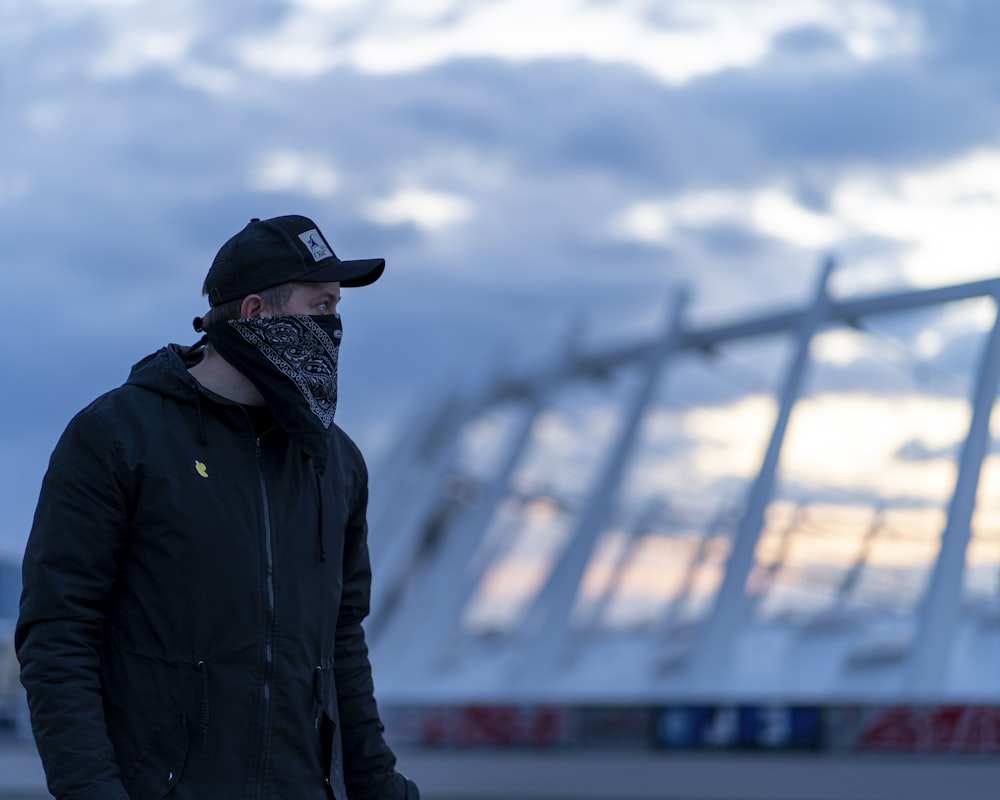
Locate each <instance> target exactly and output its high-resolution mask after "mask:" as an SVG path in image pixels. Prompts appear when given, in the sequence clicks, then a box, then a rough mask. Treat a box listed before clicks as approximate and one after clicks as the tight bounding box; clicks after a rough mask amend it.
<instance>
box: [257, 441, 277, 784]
mask: <svg viewBox="0 0 1000 800" xmlns="http://www.w3.org/2000/svg"><path fill="white" fill-rule="evenodd" d="M256 454H257V477H258V478H259V479H260V496H261V500H262V501H263V506H264V560H265V567H266V573H265V581H266V589H267V622H266V626H265V631H264V633H265V638H264V686H263V700H264V738H263V742H262V745H261V766H260V775H261V780H260V782H259V784H258V789H259V796H260V797H261V798H263V797H264V796H265V792H264V786H265V783H266V781H265V774H266V772H267V754H268V742H269V741H270V738H271V736H270V730H271V678H272V672H273V667H274V616H275V603H274V548H273V541H272V531H271V504H270V500H269V498H268V494H267V484H266V483H265V482H264V470H263V469H262V467H261V463H260V458H261V451H260V437H259V436H258V437H257V441H256Z"/></svg>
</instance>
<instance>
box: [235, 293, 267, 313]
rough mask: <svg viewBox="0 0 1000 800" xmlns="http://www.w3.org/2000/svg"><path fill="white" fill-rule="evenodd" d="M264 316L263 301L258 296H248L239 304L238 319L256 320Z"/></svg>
mask: <svg viewBox="0 0 1000 800" xmlns="http://www.w3.org/2000/svg"><path fill="white" fill-rule="evenodd" d="M262 316H264V300H263V299H262V298H261V296H260V295H259V294H248V295H247V296H246V297H244V298H243V302H242V304H240V319H256V318H258V317H262Z"/></svg>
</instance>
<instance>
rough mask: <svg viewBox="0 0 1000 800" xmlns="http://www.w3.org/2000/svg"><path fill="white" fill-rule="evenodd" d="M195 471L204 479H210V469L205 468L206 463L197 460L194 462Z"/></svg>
mask: <svg viewBox="0 0 1000 800" xmlns="http://www.w3.org/2000/svg"><path fill="white" fill-rule="evenodd" d="M194 471H195V472H197V473H198V474H199V475H201V477H203V478H207V477H208V467H206V466H205V462H204V461H199V460H198V459H197V458H196V459H195V460H194Z"/></svg>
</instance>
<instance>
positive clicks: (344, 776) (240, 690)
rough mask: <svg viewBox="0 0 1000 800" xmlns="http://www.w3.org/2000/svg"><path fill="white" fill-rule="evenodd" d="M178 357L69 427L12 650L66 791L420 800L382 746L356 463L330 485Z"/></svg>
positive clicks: (360, 465)
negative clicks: (366, 626) (203, 384)
mask: <svg viewBox="0 0 1000 800" xmlns="http://www.w3.org/2000/svg"><path fill="white" fill-rule="evenodd" d="M190 358H191V353H190V352H189V351H187V350H185V349H183V348H179V347H177V346H171V347H170V348H165V349H163V350H160V351H159V352H157V353H155V354H154V355H152V356H149V357H148V358H146V359H145V360H143V361H142V362H140V363H139V364H137V365H136V366H135V367H134V368H133V370H132V374H131V376H130V377H129V380H128V381H127V383H126V384H125V385H124V386H122V387H120V388H118V389H116V390H114V391H111V392H109V393H108V394H106V395H104V396H102V397H100V398H98V399H97V400H96V401H95V402H94V403H92V404H91V405H90V406H89V407H87V408H86V409H84V410H83V411H82V412H80V414H78V415H77V416H76V417H75V418H74V419H73V420H72V422H70V424H69V426H68V427H67V429H66V431H65V433H64V434H63V436H62V438H61V439H60V441H59V444H58V445H57V447H56V449H55V451H54V453H53V455H52V458H51V461H50V463H49V469H48V472H47V473H46V476H45V480H44V482H43V485H42V491H41V496H40V499H39V503H38V508H37V510H36V513H35V519H34V524H33V526H32V531H31V536H30V538H29V540H28V546H27V550H26V552H25V557H24V591H23V595H22V598H21V611H20V619H19V621H18V626H17V632H16V636H15V644H16V647H17V652H18V657H19V659H20V662H21V677H22V681H23V683H24V685H25V687H26V689H27V691H28V699H29V705H30V707H31V719H32V727H33V729H34V732H35V738H36V741H37V743H38V748H39V751H40V753H41V756H42V761H43V764H44V767H45V772H46V776H47V779H48V783H49V789H50V791H51V792H52V793H53V794H54V795H55V796H56V797H57V798H67V799H68V798H72V800H91V799H93V800H105V798H107V799H109V800H110V799H112V798H113V800H119V798H131V800H147V798H161V797H164V796H166V795H170V797H172V798H176V799H177V800H227V799H228V798H240V799H241V800H242V799H243V798H260V799H261V800H263V799H264V798H269V799H270V800H329V798H330V797H331V796H332V797H335V798H336V799H337V800H345V798H347V797H349V798H350V800H404V799H406V800H413V798H416V797H417V796H418V794H417V791H416V787H415V786H413V784H412V783H410V782H409V781H407V780H406V779H405V778H403V776H401V775H400V774H399V773H397V772H396V771H395V757H394V756H393V754H392V752H391V750H390V749H389V747H388V746H387V745H386V744H385V742H384V740H383V738H382V725H381V723H380V721H379V716H378V711H377V709H376V706H375V700H374V696H373V689H372V678H371V667H370V664H369V661H368V655H367V648H366V645H365V639H364V631H363V630H362V627H361V622H362V619H363V618H364V617H365V616H366V614H367V613H368V604H369V595H370V586H371V572H370V568H369V559H368V546H367V528H366V522H365V508H366V503H367V493H368V489H367V472H366V468H365V465H364V461H363V459H362V457H361V454H360V452H359V451H358V449H357V448H356V447H355V445H354V444H353V442H351V440H350V439H349V438H348V437H347V436H346V435H345V434H344V433H343V432H342V431H341V430H340V429H339V428H337V427H336V426H333V429H332V430H331V434H330V435H331V447H330V459H329V462H328V464H327V466H326V469H325V471H324V472H323V474H322V475H320V474H319V473H318V472H317V470H316V469H315V468H314V465H313V463H312V462H311V461H309V460H308V459H307V458H306V457H305V456H304V455H303V454H302V452H301V451H300V450H299V449H298V448H297V447H296V445H295V444H294V443H293V442H291V441H290V440H289V438H288V437H287V436H286V435H285V434H284V432H283V431H282V430H281V429H280V428H277V427H274V428H271V429H270V430H268V431H265V432H263V433H262V434H261V435H260V436H259V437H258V436H257V435H256V434H255V433H254V430H253V427H252V425H251V423H250V419H249V417H248V415H247V413H246V411H245V410H244V409H243V408H242V407H240V406H238V405H236V404H233V403H229V402H227V401H224V400H222V399H221V398H218V397H215V396H213V395H210V394H209V393H206V392H205V391H204V390H202V389H201V388H200V387H199V385H198V384H197V383H196V382H195V381H194V380H193V379H192V378H191V376H190V374H189V373H188V372H187V370H186V368H185V359H190Z"/></svg>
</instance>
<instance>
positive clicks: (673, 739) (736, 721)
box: [656, 706, 823, 750]
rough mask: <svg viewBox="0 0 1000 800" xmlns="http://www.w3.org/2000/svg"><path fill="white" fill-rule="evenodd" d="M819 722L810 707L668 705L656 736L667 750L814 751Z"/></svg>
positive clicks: (818, 743) (819, 736)
mask: <svg viewBox="0 0 1000 800" xmlns="http://www.w3.org/2000/svg"><path fill="white" fill-rule="evenodd" d="M821 723H822V715H821V711H820V709H819V708H818V707H813V706H667V707H666V708H663V709H661V710H660V711H659V713H658V714H657V717H656V741H657V744H658V745H659V746H660V747H664V748H666V749H668V750H816V749H819V747H820V746H821V745H822V730H823V727H822V724H821Z"/></svg>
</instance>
